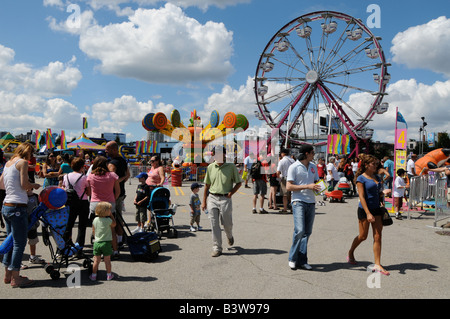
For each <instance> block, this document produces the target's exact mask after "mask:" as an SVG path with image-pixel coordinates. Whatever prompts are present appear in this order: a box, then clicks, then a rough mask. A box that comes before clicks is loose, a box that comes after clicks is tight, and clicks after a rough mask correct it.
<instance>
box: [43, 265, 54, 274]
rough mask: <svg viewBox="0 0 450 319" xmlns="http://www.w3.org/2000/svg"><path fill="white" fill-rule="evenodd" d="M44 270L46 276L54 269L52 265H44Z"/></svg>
mask: <svg viewBox="0 0 450 319" xmlns="http://www.w3.org/2000/svg"><path fill="white" fill-rule="evenodd" d="M44 270H45V272H46V273H47V274H49V275H50V274H51V272H52V271H53V270H55V267H54V266H53V265H52V264H46V265H45V266H44Z"/></svg>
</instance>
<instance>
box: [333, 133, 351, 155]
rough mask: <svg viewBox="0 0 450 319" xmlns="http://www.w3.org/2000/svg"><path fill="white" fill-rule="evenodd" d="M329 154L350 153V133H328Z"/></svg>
mask: <svg viewBox="0 0 450 319" xmlns="http://www.w3.org/2000/svg"><path fill="white" fill-rule="evenodd" d="M328 154H335V155H348V154H350V136H349V135H348V134H346V135H341V134H332V135H328Z"/></svg>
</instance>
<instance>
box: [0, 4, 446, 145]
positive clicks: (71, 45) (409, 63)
mask: <svg viewBox="0 0 450 319" xmlns="http://www.w3.org/2000/svg"><path fill="white" fill-rule="evenodd" d="M431 2H432V3H433V5H430V3H431ZM71 4H75V5H77V7H75V8H79V13H80V16H79V17H80V23H79V24H73V22H76V21H77V20H71V18H72V17H74V14H75V15H77V14H78V12H77V11H76V10H75V11H74V10H72V9H71V8H74V7H70V5H71ZM370 4H376V5H378V6H379V8H380V18H381V20H380V28H372V29H371V31H372V33H373V34H375V35H376V36H381V37H382V41H381V45H382V47H383V50H384V53H385V56H386V60H387V61H388V62H389V63H391V64H392V66H391V67H389V69H388V70H389V73H390V74H391V80H390V83H389V85H388V87H387V92H388V93H389V95H387V96H386V97H385V99H384V101H386V102H389V104H390V109H389V111H388V112H387V113H385V114H383V115H379V116H375V118H374V121H372V122H371V123H370V125H369V126H370V127H371V128H373V129H374V130H375V139H376V140H381V141H385V142H393V129H394V125H395V107H398V108H399V110H400V111H401V112H402V114H403V116H404V117H405V119H406V121H407V122H408V127H409V132H408V137H409V138H413V139H417V138H418V137H419V133H418V130H419V126H420V124H421V119H420V117H422V116H424V117H425V118H426V121H427V123H428V127H427V128H428V132H441V131H448V129H447V127H448V119H449V116H448V115H447V114H448V106H449V103H448V101H449V97H450V81H449V79H448V77H449V76H450V63H449V62H448V61H449V60H448V52H449V50H450V32H449V31H450V18H447V16H449V15H450V10H449V9H450V3H449V2H448V1H444V0H442V1H429V2H428V5H424V2H423V1H384V0H383V1H320V0H319V1H314V2H312V1H299V0H280V1H268V0H171V1H156V0H113V1H106V0H77V1H76V0H73V1H71V2H69V1H65V0H34V1H23V0H14V1H13V0H5V1H2V2H1V3H0V71H1V72H0V73H1V75H0V99H1V100H2V103H1V104H0V111H1V113H2V117H1V119H0V130H2V131H10V132H12V133H23V132H26V131H29V130H45V129H46V128H51V129H52V131H53V132H55V133H58V132H60V131H61V130H63V129H64V130H65V131H66V135H67V136H69V138H71V137H77V136H79V135H80V134H81V131H82V130H81V129H82V117H83V116H86V117H87V118H88V123H89V129H88V130H86V131H85V133H87V135H89V136H93V137H99V136H100V134H101V133H102V132H121V133H126V134H127V140H128V141H133V140H141V139H144V138H145V136H146V131H145V129H144V128H143V127H142V125H141V120H142V118H143V117H144V116H145V115H146V114H147V113H150V112H153V113H156V112H159V111H161V112H164V113H165V114H166V115H168V116H169V115H170V112H171V111H172V110H173V109H177V110H179V111H180V113H181V118H182V120H183V121H184V122H185V123H187V122H188V120H189V116H190V112H191V111H193V110H194V109H196V110H197V112H198V113H199V114H200V116H201V118H202V120H203V121H205V122H206V123H205V124H207V122H208V119H209V114H210V112H211V111H212V110H214V109H216V110H217V111H219V114H221V115H223V114H225V113H226V112H228V111H234V112H235V113H237V114H244V115H246V116H247V118H248V119H249V120H250V126H251V127H253V128H255V129H259V128H261V127H265V123H264V122H262V121H259V120H258V119H257V118H256V117H255V116H254V114H253V113H254V111H255V110H257V107H256V100H255V96H254V94H253V81H252V79H253V77H254V76H255V71H256V67H257V63H258V60H259V57H260V55H261V53H262V52H263V50H264V47H265V46H266V44H267V43H268V42H269V40H270V39H271V38H272V36H273V35H274V34H275V33H276V32H277V31H278V30H279V29H280V28H281V27H283V26H284V25H285V24H287V23H288V22H290V21H291V20H293V19H295V18H297V17H299V16H301V15H304V14H307V13H309V12H314V11H321V10H330V11H339V12H343V13H346V14H348V15H350V16H353V17H355V18H359V19H361V20H362V22H363V23H365V24H366V23H367V19H368V18H369V17H370V15H371V12H367V8H368V6H369V5H370ZM68 9H71V10H68ZM77 17H78V16H77ZM67 21H69V22H72V25H69V26H68V25H67V23H66V22H67ZM368 81H372V82H373V80H372V79H371V76H369V79H368ZM358 99H359V97H358V96H353V98H350V101H351V102H352V103H356V104H358V103H363V99H360V100H358ZM361 107H362V108H364V107H365V106H361Z"/></svg>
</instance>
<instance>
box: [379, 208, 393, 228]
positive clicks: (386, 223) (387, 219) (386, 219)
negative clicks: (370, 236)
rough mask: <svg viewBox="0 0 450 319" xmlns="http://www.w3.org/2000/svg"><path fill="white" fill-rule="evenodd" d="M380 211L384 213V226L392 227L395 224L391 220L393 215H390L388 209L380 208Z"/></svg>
mask: <svg viewBox="0 0 450 319" xmlns="http://www.w3.org/2000/svg"><path fill="white" fill-rule="evenodd" d="M380 209H381V210H382V211H383V226H390V225H392V224H393V223H394V221H393V220H392V218H391V215H389V212H388V210H387V209H386V207H380Z"/></svg>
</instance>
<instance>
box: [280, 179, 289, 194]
mask: <svg viewBox="0 0 450 319" xmlns="http://www.w3.org/2000/svg"><path fill="white" fill-rule="evenodd" d="M280 195H281V196H287V195H288V190H287V189H286V178H284V177H282V178H281V182H280Z"/></svg>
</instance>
